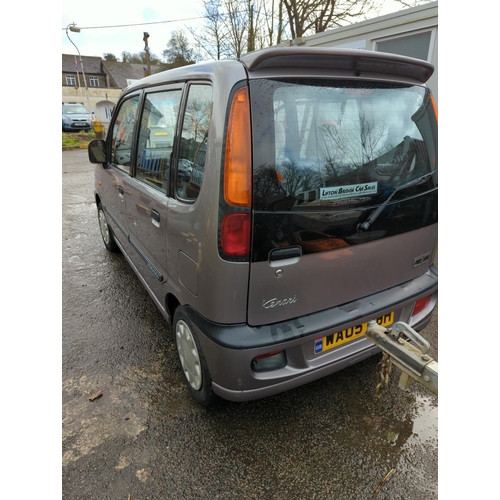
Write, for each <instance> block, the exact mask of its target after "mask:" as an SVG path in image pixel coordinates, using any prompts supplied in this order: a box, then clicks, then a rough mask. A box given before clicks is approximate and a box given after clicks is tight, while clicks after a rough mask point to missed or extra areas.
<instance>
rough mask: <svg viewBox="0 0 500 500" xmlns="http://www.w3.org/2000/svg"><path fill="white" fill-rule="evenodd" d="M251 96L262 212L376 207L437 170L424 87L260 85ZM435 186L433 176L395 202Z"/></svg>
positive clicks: (304, 82) (265, 82)
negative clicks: (407, 184)
mask: <svg viewBox="0 0 500 500" xmlns="http://www.w3.org/2000/svg"><path fill="white" fill-rule="evenodd" d="M251 94H252V96H253V97H252V109H253V113H252V120H253V131H254V153H255V154H254V176H253V181H254V195H255V202H256V208H258V209H259V208H260V209H266V210H298V209H304V210H327V211H329V210H332V209H334V208H335V207H338V208H339V209H345V208H347V207H359V206H368V205H370V204H373V203H379V202H382V201H383V199H384V197H387V195H388V194H390V193H391V192H392V190H393V189H394V188H395V187H396V186H398V185H401V184H402V183H404V182H406V181H408V180H411V179H413V178H417V177H419V176H422V175H425V174H427V173H429V172H431V171H433V170H434V168H435V165H434V164H435V162H436V154H437V153H436V146H435V144H434V142H435V141H434V137H433V134H432V132H431V130H430V129H429V126H428V123H429V120H428V111H427V109H428V106H427V105H428V102H429V93H428V91H427V90H426V89H425V88H424V87H419V86H411V85H397V84H380V83H373V84H371V83H366V82H364V83H353V82H341V81H337V82H335V84H334V85H332V84H331V83H328V84H327V83H324V82H320V81H315V80H301V81H298V80H295V81H277V80H258V81H253V82H252V83H251ZM257 131H261V132H260V133H256V132H257ZM433 185H434V182H433V180H432V179H431V178H429V181H428V182H426V183H423V184H418V185H415V186H414V187H412V188H409V189H408V190H405V191H401V192H399V193H398V194H397V195H396V196H395V197H394V201H396V200H397V199H399V198H400V197H408V196H412V195H415V194H418V193H423V192H425V191H427V190H428V189H432V187H433Z"/></svg>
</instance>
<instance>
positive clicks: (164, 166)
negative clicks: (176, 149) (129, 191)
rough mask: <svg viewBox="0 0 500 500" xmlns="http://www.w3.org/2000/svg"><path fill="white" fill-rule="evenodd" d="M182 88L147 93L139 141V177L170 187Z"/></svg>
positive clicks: (158, 186) (162, 186)
mask: <svg viewBox="0 0 500 500" xmlns="http://www.w3.org/2000/svg"><path fill="white" fill-rule="evenodd" d="M181 94H182V90H181V89H174V90H169V91H164V92H156V93H151V94H147V95H146V97H145V100H144V111H143V113H142V119H141V126H140V129H139V141H138V145H137V160H136V173H135V175H136V178H137V179H140V180H142V181H143V182H145V183H146V184H149V185H151V186H153V187H155V188H157V189H159V190H160V191H162V192H164V193H165V192H166V191H167V186H168V182H169V177H170V166H171V160H172V148H173V144H174V136H175V127H176V123H177V115H178V113H179V107H180V102H181Z"/></svg>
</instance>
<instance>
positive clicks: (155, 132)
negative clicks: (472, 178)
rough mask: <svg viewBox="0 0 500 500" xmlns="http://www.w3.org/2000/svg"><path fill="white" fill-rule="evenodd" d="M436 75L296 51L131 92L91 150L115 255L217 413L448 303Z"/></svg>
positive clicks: (320, 373)
mask: <svg viewBox="0 0 500 500" xmlns="http://www.w3.org/2000/svg"><path fill="white" fill-rule="evenodd" d="M432 72H433V67H432V65H430V64H429V63H427V62H425V61H421V60H417V59H411V58H407V57H402V56H398V55H392V54H384V53H379V52H371V51H356V50H335V49H325V48H310V47H295V48H294V47H283V48H273V49H266V50H263V51H257V52H254V53H250V54H248V55H245V56H243V57H242V58H241V59H239V60H223V61H212V62H206V63H200V64H196V65H192V66H187V67H183V68H178V69H174V70H169V71H166V72H163V73H158V74H155V75H152V76H150V77H147V78H144V79H142V80H140V81H138V82H136V83H134V84H132V85H131V86H130V87H128V88H127V89H125V90H124V92H123V94H122V96H121V98H120V101H119V103H118V105H117V106H116V108H115V112H114V116H113V118H112V121H111V124H110V128H109V132H108V136H107V139H106V140H105V141H104V140H95V141H93V142H92V143H91V144H90V145H89V158H90V161H91V162H92V163H94V164H96V167H95V201H96V205H97V213H98V220H99V225H100V229H101V233H102V237H103V240H104V244H105V246H106V248H107V249H108V250H110V251H116V250H120V251H121V252H122V253H123V255H124V256H125V258H126V259H127V261H128V262H129V264H130V265H131V266H132V268H133V269H134V271H135V272H136V274H137V276H138V277H139V279H140V281H141V282H142V283H143V285H144V286H145V288H146V289H147V291H148V292H149V294H150V295H151V297H152V299H153V300H154V302H155V303H156V305H157V306H158V308H159V310H160V311H161V312H162V314H163V315H164V317H165V319H166V321H167V322H168V324H169V325H171V327H172V330H173V332H174V335H175V342H176V345H177V350H178V353H179V359H180V365H181V367H182V371H183V373H184V376H185V381H186V386H187V388H188V390H189V391H190V393H191V394H192V395H193V397H194V398H195V399H196V401H198V402H199V403H200V404H202V405H208V404H209V403H210V402H211V401H212V400H213V397H214V395H218V396H220V397H222V398H225V399H228V400H231V401H245V400H251V399H257V398H262V397H266V396H270V395H273V394H277V393H279V392H282V391H286V390H288V389H291V388H294V387H297V386H300V385H302V384H306V383H308V382H310V381H313V380H316V379H318V378H320V377H324V376H327V375H329V374H331V373H334V372H336V371H338V370H341V369H343V368H345V367H347V366H349V365H351V364H353V363H356V362H358V361H360V360H362V359H365V358H367V357H368V356H372V355H373V354H376V353H378V352H380V351H379V350H378V348H376V347H375V346H374V345H373V344H372V343H371V342H369V341H368V340H367V339H366V338H365V335H364V334H365V332H366V329H367V323H368V321H370V320H373V319H376V320H377V322H378V323H379V324H381V325H384V326H389V325H391V324H393V323H394V322H396V321H404V322H407V323H408V324H409V325H411V326H412V328H414V329H416V330H417V331H419V330H421V329H422V328H424V327H425V326H426V325H427V324H428V322H429V321H430V316H431V313H432V311H433V308H434V306H435V304H436V300H437V282H438V277H437V269H436V268H435V267H434V266H433V265H432V262H433V256H434V252H435V251H436V246H437V235H438V231H437V221H438V216H437V211H438V185H437V159H438V155H437V109H436V105H435V102H434V99H433V97H432V94H431V92H430V91H429V89H428V88H427V87H426V85H425V82H426V81H427V80H428V78H429V77H430V76H431V74H432Z"/></svg>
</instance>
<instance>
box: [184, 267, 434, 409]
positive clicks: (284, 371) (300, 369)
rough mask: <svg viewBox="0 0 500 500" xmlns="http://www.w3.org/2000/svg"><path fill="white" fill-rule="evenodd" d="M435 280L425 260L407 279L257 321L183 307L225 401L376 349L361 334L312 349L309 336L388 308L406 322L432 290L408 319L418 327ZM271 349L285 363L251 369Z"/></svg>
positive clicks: (427, 315)
mask: <svg viewBox="0 0 500 500" xmlns="http://www.w3.org/2000/svg"><path fill="white" fill-rule="evenodd" d="M437 281H438V276H437V269H436V268H435V267H434V266H431V268H430V269H429V270H428V271H427V272H426V273H425V274H424V275H422V276H420V277H418V278H416V279H414V280H412V281H411V282H407V283H404V284H402V285H399V286H397V287H394V288H391V289H388V290H384V291H382V292H379V293H377V294H374V295H371V296H369V297H365V298H363V299H360V300H357V301H355V302H353V303H349V304H343V305H342V306H338V307H333V308H331V309H328V310H325V311H320V312H317V313H314V314H309V315H307V316H302V317H298V318H295V319H293V320H289V321H283V322H280V323H275V324H272V325H265V326H260V327H252V326H249V325H247V324H238V325H220V324H215V323H212V322H210V321H208V320H206V319H205V318H202V317H201V316H199V315H198V314H197V313H196V312H195V311H194V310H192V309H188V311H187V312H188V314H189V316H190V319H191V321H192V323H193V325H194V327H195V329H196V331H197V334H198V338H199V340H200V343H201V345H202V348H203V351H204V353H205V357H206V359H207V363H208V367H209V370H210V374H211V376H212V381H213V390H214V392H215V393H216V394H218V395H219V396H221V397H222V398H224V399H228V400H230V401H248V400H252V399H260V398H263V397H267V396H271V395H274V394H278V393H280V392H284V391H286V390H289V389H293V388H296V387H299V386H301V385H303V384H306V383H308V382H312V381H314V380H317V379H319V378H322V377H324V376H326V375H329V374H332V373H335V372H337V371H339V370H342V369H344V368H347V367H348V366H349V365H352V364H355V363H357V362H359V361H361V360H363V359H365V358H367V357H370V356H372V355H374V354H376V353H377V352H380V351H379V349H378V348H377V347H376V346H374V345H373V344H372V343H371V342H370V341H369V340H368V339H366V338H365V337H364V336H363V337H360V338H357V339H356V340H353V341H351V342H348V343H346V344H343V345H340V346H339V347H336V348H335V349H331V350H328V351H326V352H321V353H319V354H315V342H316V340H317V339H320V338H322V337H324V336H327V335H332V334H333V333H335V332H339V331H342V330H345V329H348V328H351V327H355V326H356V325H360V324H362V323H365V322H368V321H370V320H372V319H375V318H378V317H380V316H383V315H385V314H388V313H390V312H394V322H396V321H405V322H409V320H410V315H411V312H412V310H413V305H414V303H415V302H416V301H417V300H419V299H420V298H424V297H426V296H428V295H432V296H433V299H432V300H431V302H430V304H429V306H428V308H427V309H426V310H425V311H423V312H422V313H420V314H419V319H418V323H417V324H413V325H412V327H413V328H414V329H416V330H420V329H422V328H423V327H425V326H426V325H427V324H428V323H429V321H430V319H431V313H432V310H433V309H434V306H435V304H436V299H437V286H438V285H437ZM277 350H284V351H285V353H286V359H287V364H286V366H285V367H283V368H279V369H277V370H273V371H269V372H260V373H256V372H254V371H253V370H252V369H251V363H252V360H253V359H254V358H255V357H256V356H260V355H262V354H266V353H269V352H273V351H277Z"/></svg>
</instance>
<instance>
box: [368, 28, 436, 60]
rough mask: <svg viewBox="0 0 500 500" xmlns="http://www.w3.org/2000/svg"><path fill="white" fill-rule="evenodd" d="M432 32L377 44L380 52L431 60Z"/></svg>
mask: <svg viewBox="0 0 500 500" xmlns="http://www.w3.org/2000/svg"><path fill="white" fill-rule="evenodd" d="M431 35H432V31H425V32H422V33H416V34H412V35H406V36H398V37H393V38H389V39H385V40H378V41H377V42H376V49H375V50H377V51H378V52H389V53H391V54H399V55H401V56H409V57H415V58H417V59H423V60H424V61H429V60H430V51H429V49H430V46H431Z"/></svg>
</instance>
